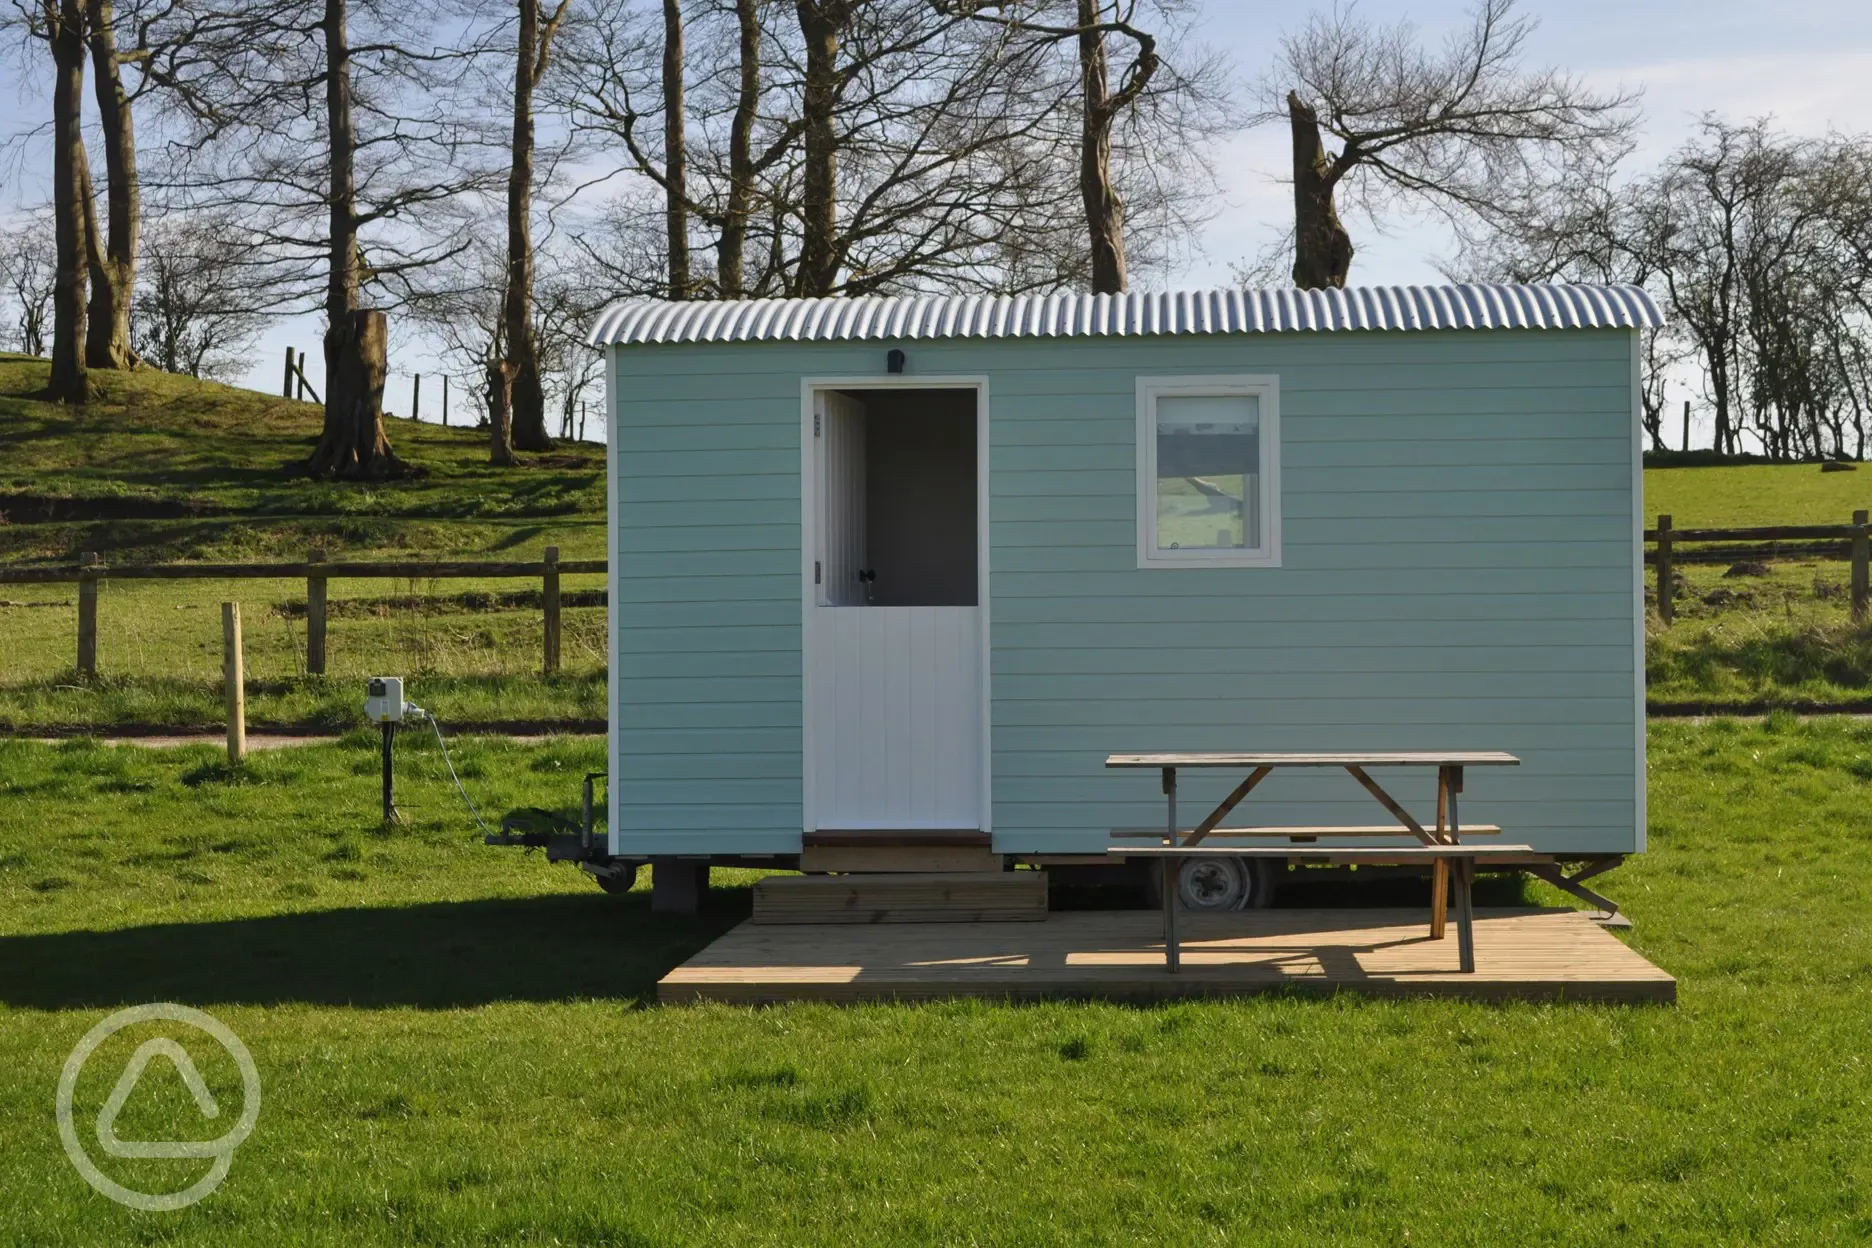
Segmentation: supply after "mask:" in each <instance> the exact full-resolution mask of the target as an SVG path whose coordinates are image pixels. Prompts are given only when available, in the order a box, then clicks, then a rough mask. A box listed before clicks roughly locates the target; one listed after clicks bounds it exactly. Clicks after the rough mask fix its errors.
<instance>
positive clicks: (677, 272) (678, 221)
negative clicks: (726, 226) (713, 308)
mask: <svg viewBox="0 0 1872 1248" xmlns="http://www.w3.org/2000/svg"><path fill="white" fill-rule="evenodd" d="M687 119H688V114H687V113H686V112H685V111H684V108H683V28H682V0H663V226H664V230H665V232H666V234H667V235H668V238H669V297H670V298H671V299H687V298H688V297H689V294H690V289H691V288H690V279H689V146H688V138H687V136H686V134H685V133H684V131H685V128H686V122H687Z"/></svg>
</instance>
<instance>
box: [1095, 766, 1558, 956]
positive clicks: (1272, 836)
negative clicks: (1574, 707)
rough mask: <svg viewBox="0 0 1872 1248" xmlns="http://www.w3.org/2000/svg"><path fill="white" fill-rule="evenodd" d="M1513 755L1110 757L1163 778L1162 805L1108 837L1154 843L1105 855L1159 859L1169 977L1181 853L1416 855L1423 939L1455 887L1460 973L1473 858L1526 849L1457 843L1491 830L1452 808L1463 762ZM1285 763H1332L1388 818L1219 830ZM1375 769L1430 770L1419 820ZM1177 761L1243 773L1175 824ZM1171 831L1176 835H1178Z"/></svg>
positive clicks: (1471, 942)
mask: <svg viewBox="0 0 1872 1248" xmlns="http://www.w3.org/2000/svg"><path fill="white" fill-rule="evenodd" d="M1520 761H1521V760H1520V759H1518V758H1516V757H1515V756H1514V755H1512V754H1504V753H1501V752H1499V751H1456V752H1447V753H1436V752H1422V751H1399V752H1362V753H1343V754H1337V753H1317V752H1305V753H1186V754H1113V755H1111V756H1110V757H1108V758H1107V759H1106V760H1105V765H1106V766H1107V767H1112V768H1148V769H1153V770H1156V771H1159V772H1161V773H1162V776H1163V792H1164V798H1165V802H1166V807H1167V810H1166V819H1165V825H1164V829H1163V830H1162V831H1161V832H1159V831H1157V830H1155V829H1125V828H1119V829H1115V830H1114V831H1113V836H1114V837H1116V838H1118V839H1137V840H1146V839H1148V840H1153V841H1156V842H1157V843H1156V844H1154V845H1136V846H1130V845H1119V846H1112V847H1111V848H1110V849H1108V850H1107V851H1106V852H1107V853H1109V854H1112V855H1118V856H1122V857H1127V858H1137V857H1142V858H1157V859H1161V860H1162V866H1163V907H1164V961H1165V965H1166V966H1167V967H1168V968H1169V971H1170V973H1171V974H1173V975H1174V974H1176V973H1177V971H1178V970H1179V968H1180V967H1181V965H1182V951H1181V950H1180V949H1179V948H1178V943H1177V918H1176V912H1177V889H1176V875H1177V868H1178V865H1179V864H1180V863H1181V861H1182V860H1183V859H1185V858H1190V857H1194V856H1198V855H1201V856H1204V857H1208V856H1216V857H1230V858H1294V857H1332V858H1334V859H1339V860H1349V861H1353V862H1358V861H1370V862H1385V863H1396V862H1419V861H1427V862H1429V863H1430V864H1431V872H1432V876H1431V893H1430V936H1431V938H1432V939H1433V940H1441V939H1443V937H1444V935H1445V924H1446V919H1447V907H1448V904H1449V891H1450V889H1449V886H1450V883H1451V881H1452V879H1453V880H1454V882H1455V885H1456V945H1457V958H1458V964H1459V965H1460V967H1461V969H1462V970H1463V971H1464V972H1465V973H1473V972H1474V971H1475V907H1474V904H1473V901H1472V898H1471V887H1472V885H1473V884H1474V882H1475V867H1476V863H1477V861H1479V860H1487V859H1492V858H1510V859H1512V858H1525V857H1526V856H1527V855H1529V854H1531V853H1533V852H1534V850H1533V847H1532V846H1529V845H1501V844H1491V845H1476V844H1473V843H1468V844H1465V843H1464V842H1463V840H1462V837H1463V835H1464V834H1467V835H1470V836H1498V835H1500V834H1501V829H1500V828H1499V827H1495V826H1493V825H1488V824H1484V825H1471V826H1469V827H1464V826H1463V825H1462V822H1461V819H1460V817H1459V815H1458V810H1457V799H1458V796H1459V795H1460V794H1461V793H1462V788H1463V769H1464V768H1466V767H1513V766H1516V765H1518V764H1519V763H1520ZM1288 767H1337V768H1343V769H1344V770H1345V771H1346V773H1347V774H1348V775H1350V776H1351V777H1352V778H1353V779H1354V780H1356V781H1358V782H1359V784H1360V786H1362V787H1363V788H1364V789H1365V791H1366V792H1367V793H1369V794H1371V796H1372V797H1373V798H1375V799H1376V800H1377V802H1378V804H1379V805H1380V806H1383V807H1384V808H1385V810H1386V811H1387V812H1389V813H1390V815H1391V817H1392V818H1393V819H1394V820H1395V822H1394V823H1389V824H1383V825H1377V826H1371V825H1360V826H1357V827H1223V826H1222V821H1223V820H1225V819H1227V818H1228V817H1229V815H1230V813H1231V812H1233V811H1234V809H1235V808H1236V807H1237V806H1239V805H1240V804H1241V802H1242V799H1243V798H1245V797H1247V796H1248V794H1250V793H1252V792H1253V791H1254V790H1255V788H1256V787H1258V786H1259V785H1260V784H1261V782H1262V781H1263V780H1265V779H1267V778H1268V777H1269V776H1270V775H1272V774H1274V772H1275V771H1277V770H1280V769H1283V768H1288ZM1384 767H1434V768H1436V769H1437V813H1436V817H1435V818H1434V819H1433V820H1432V821H1431V823H1430V824H1429V825H1428V826H1426V825H1425V824H1424V823H1422V822H1421V821H1419V820H1418V819H1417V818H1416V817H1414V816H1413V815H1412V814H1411V813H1410V811H1408V810H1406V809H1405V807H1404V806H1403V804H1402V803H1400V802H1399V801H1398V800H1397V799H1396V798H1394V797H1392V796H1391V794H1390V793H1388V792H1386V790H1385V789H1384V787H1383V786H1382V785H1380V784H1379V783H1378V782H1377V781H1376V780H1374V779H1372V776H1371V772H1370V770H1369V769H1372V768H1384ZM1182 768H1210V769H1215V768H1220V769H1224V770H1231V771H1246V772H1247V773H1248V776H1247V778H1246V779H1244V780H1243V781H1242V782H1241V783H1240V784H1238V785H1236V786H1235V788H1234V789H1233V790H1232V791H1231V792H1230V793H1229V795H1228V796H1227V797H1225V798H1223V799H1222V801H1221V802H1220V803H1219V804H1218V805H1217V806H1216V808H1215V809H1214V810H1212V811H1210V812H1209V814H1208V815H1207V816H1205V817H1204V818H1203V819H1202V821H1201V822H1199V823H1197V824H1196V825H1195V826H1194V827H1190V828H1184V827H1183V826H1182V825H1181V824H1179V823H1178V821H1177V771H1178V770H1179V769H1182ZM1404 835H1409V836H1413V837H1415V838H1416V839H1417V841H1418V842H1419V843H1418V844H1417V845H1414V846H1405V847H1398V846H1359V847H1355V848H1347V847H1343V846H1327V847H1322V846H1318V845H1317V842H1318V840H1319V838H1321V837H1372V836H1386V837H1397V836H1404ZM1179 837H1181V838H1182V839H1180V840H1179V839H1178V838H1179ZM1211 837H1216V838H1221V839H1237V840H1239V839H1265V840H1273V841H1279V840H1285V841H1286V842H1287V844H1285V845H1281V844H1260V845H1212V844H1209V843H1208V842H1209V838H1211Z"/></svg>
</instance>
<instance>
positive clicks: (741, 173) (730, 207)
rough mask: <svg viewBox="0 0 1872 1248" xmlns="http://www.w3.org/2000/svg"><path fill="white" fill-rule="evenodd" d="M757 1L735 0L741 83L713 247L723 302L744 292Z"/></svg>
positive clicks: (756, 86)
mask: <svg viewBox="0 0 1872 1248" xmlns="http://www.w3.org/2000/svg"><path fill="white" fill-rule="evenodd" d="M757 4H758V0H735V22H736V24H737V25H738V27H739V28H740V32H741V65H740V70H741V80H740V86H739V89H738V91H737V92H736V94H735V110H734V119H733V121H732V122H730V123H729V128H728V202H727V205H726V208H727V210H726V212H725V213H724V214H723V219H722V227H721V235H720V237H719V239H718V241H717V243H716V253H715V256H716V260H715V275H716V284H717V285H718V286H720V287H721V290H720V292H719V293H720V295H721V297H722V298H723V299H738V298H740V297H741V296H742V294H744V293H745V291H746V289H747V276H746V273H747V269H746V254H747V230H748V214H749V211H750V209H751V207H752V205H753V202H754V122H755V120H756V116H757V111H758V109H759V107H760V54H761V29H760V11H759V9H758V8H757V7H756V5H757Z"/></svg>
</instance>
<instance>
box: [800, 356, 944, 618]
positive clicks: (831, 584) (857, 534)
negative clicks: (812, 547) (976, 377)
mask: <svg viewBox="0 0 1872 1248" xmlns="http://www.w3.org/2000/svg"><path fill="white" fill-rule="evenodd" d="M975 425H976V413H975V392H974V391H973V390H955V389H949V390H832V391H825V392H823V411H822V413H821V416H820V428H819V431H818V432H819V441H820V444H821V456H820V462H821V469H820V483H821V490H822V491H823V495H822V497H823V506H824V514H823V519H822V521H821V524H822V526H823V527H822V542H821V550H822V556H821V561H820V562H821V567H820V571H819V576H820V593H819V601H820V604H821V605H823V606H830V607H860V606H870V607H972V606H975V605H977V603H978V601H979V593H980V591H979V579H980V578H979V570H978V568H977V564H976V560H977V546H978V542H977V533H976V516H977V514H978V512H979V506H978V499H977V497H976V489H977V471H976V456H977V448H976V445H975Z"/></svg>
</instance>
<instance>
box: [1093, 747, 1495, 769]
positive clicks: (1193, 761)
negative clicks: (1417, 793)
mask: <svg viewBox="0 0 1872 1248" xmlns="http://www.w3.org/2000/svg"><path fill="white" fill-rule="evenodd" d="M1520 761H1521V760H1520V759H1518V758H1516V757H1515V756H1514V755H1512V754H1504V753H1502V752H1501V751H1499V750H1469V751H1463V750H1449V751H1434V750H1431V751H1394V750H1381V751H1377V752H1375V753H1348V754H1328V753H1319V752H1316V751H1311V750H1303V751H1299V752H1296V753H1272V754H1269V753H1258V754H1233V753H1226V752H1225V753H1194V754H1113V755H1110V756H1108V757H1107V758H1106V759H1105V765H1106V766H1107V767H1234V768H1237V769H1240V768H1243V767H1513V766H1515V765H1516V764H1518V763H1520Z"/></svg>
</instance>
